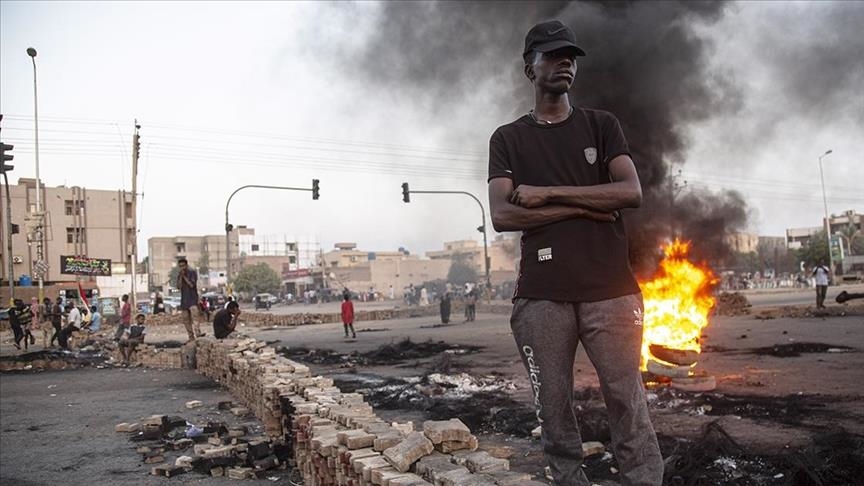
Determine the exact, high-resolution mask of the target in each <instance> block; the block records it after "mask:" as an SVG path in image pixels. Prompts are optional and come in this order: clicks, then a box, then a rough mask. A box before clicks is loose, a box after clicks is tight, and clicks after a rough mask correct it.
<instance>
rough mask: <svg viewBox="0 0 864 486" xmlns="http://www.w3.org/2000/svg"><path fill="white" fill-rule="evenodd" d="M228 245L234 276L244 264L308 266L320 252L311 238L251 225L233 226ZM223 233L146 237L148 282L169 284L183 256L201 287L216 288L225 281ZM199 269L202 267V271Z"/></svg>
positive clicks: (272, 266) (279, 270) (283, 266)
mask: <svg viewBox="0 0 864 486" xmlns="http://www.w3.org/2000/svg"><path fill="white" fill-rule="evenodd" d="M229 238H230V245H231V255H230V257H231V258H230V260H231V273H232V275H236V274H237V272H239V271H240V270H241V269H242V268H243V267H244V266H245V265H253V264H256V263H266V264H267V265H268V266H269V267H270V268H272V269H273V270H274V271H276V273H277V274H281V273H282V271H283V269H284V268H285V265H288V267H289V268H290V269H294V270H297V269H300V268H309V267H311V266H312V265H313V264H314V263H315V261H316V259H317V257H318V254H319V253H320V246H319V244H318V241H317V240H316V239H313V238H309V237H306V238H294V237H291V236H287V235H256V234H255V230H254V229H253V228H247V227H245V226H238V227H236V228H235V229H234V230H233V231H231V233H229ZM225 245H226V239H225V235H224V234H223V235H205V236H169V237H153V238H150V239H149V240H147V246H148V250H149V253H148V254H149V260H148V262H149V265H150V269H149V272H150V281H151V285H153V286H155V287H162V288H163V290H164V289H166V288H167V286H173V285H174V283H173V282H169V280H170V279H169V275H170V274H171V270H172V269H173V268H174V267H175V266H177V260H179V259H180V258H186V259H187V260H188V261H189V265H191V266H192V267H194V268H197V269H199V274H200V275H199V280H200V281H201V282H200V283H201V286H202V287H205V288H206V287H220V286H223V285H224V284H225V271H226V269H227V260H226V253H225V247H226V246H225ZM201 269H206V270H207V271H206V272H202V271H201Z"/></svg>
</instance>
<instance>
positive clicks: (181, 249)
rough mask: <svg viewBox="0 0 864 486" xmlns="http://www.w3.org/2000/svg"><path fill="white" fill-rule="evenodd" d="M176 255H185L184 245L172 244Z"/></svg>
mask: <svg viewBox="0 0 864 486" xmlns="http://www.w3.org/2000/svg"><path fill="white" fill-rule="evenodd" d="M174 247H175V248H176V249H177V253H186V243H174Z"/></svg>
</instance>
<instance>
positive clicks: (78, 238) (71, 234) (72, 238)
mask: <svg viewBox="0 0 864 486" xmlns="http://www.w3.org/2000/svg"><path fill="white" fill-rule="evenodd" d="M66 243H87V230H86V228H66Z"/></svg>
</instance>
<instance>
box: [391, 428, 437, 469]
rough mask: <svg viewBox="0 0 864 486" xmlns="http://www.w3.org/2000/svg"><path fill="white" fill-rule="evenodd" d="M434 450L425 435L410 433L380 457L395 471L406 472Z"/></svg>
mask: <svg viewBox="0 0 864 486" xmlns="http://www.w3.org/2000/svg"><path fill="white" fill-rule="evenodd" d="M434 449H435V448H434V446H433V445H432V442H430V441H429V439H427V438H426V436H425V435H423V434H422V433H420V432H411V433H410V434H408V435H407V436H406V437H405V439H403V440H402V442H400V443H399V444H396V445H395V446H393V447H391V448H389V449H385V450H384V452H383V453H382V455H383V456H384V458H385V459H387V462H389V463H390V465H392V466H393V467H394V468H396V470H397V471H399V472H408V470H409V469H410V468H411V465H412V464H414V462H416V461H417V460H418V459H420V458H421V457H423V456H425V455H427V454H429V453H431V452H432V451H433V450H434Z"/></svg>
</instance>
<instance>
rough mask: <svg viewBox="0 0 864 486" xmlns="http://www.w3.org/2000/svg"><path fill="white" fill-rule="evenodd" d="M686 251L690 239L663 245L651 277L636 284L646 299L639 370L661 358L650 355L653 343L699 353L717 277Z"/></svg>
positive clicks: (714, 300) (713, 301)
mask: <svg viewBox="0 0 864 486" xmlns="http://www.w3.org/2000/svg"><path fill="white" fill-rule="evenodd" d="M689 251H690V242H682V241H679V240H678V239H675V241H674V242H672V243H670V244H669V245H667V246H666V247H664V248H663V252H664V253H665V255H666V256H665V257H664V258H663V260H662V261H661V262H660V269H659V270H658V272H657V275H656V276H655V277H654V279H653V280H650V281H647V282H640V283H639V286H640V287H641V288H642V296H643V298H644V300H645V312H644V319H643V325H644V328H643V334H642V363H641V368H642V370H645V369H646V365H647V362H648V360H649V359H654V360H656V361H661V360H658V359H657V358H655V357H654V356H652V355H651V352H650V351H649V349H648V347H649V346H650V345H652V344H659V345H661V346H664V347H667V348H671V349H680V350H692V351H697V352H701V346H700V343H699V336H700V335H701V334H702V329H704V328H705V326H707V325H708V313H709V312H711V309H712V308H713V307H714V304H715V303H716V299H714V297H713V296H712V295H711V288H712V286H713V285H714V284H715V283H716V282H717V279H716V277H715V276H714V273H713V272H711V269H709V268H707V267H699V266H697V265H695V264H694V263H692V262H690V261H689V260H687V253H688V252H689ZM661 362H662V361H661Z"/></svg>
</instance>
